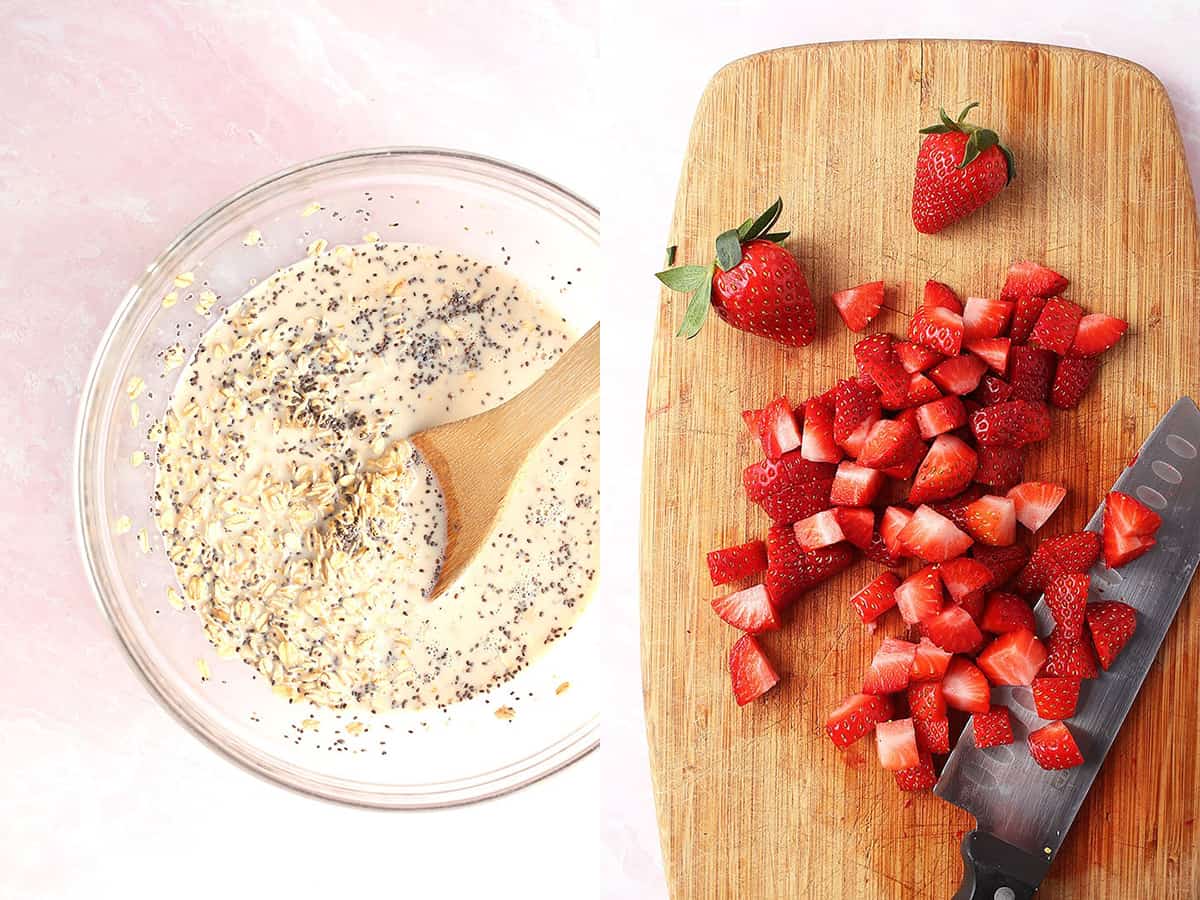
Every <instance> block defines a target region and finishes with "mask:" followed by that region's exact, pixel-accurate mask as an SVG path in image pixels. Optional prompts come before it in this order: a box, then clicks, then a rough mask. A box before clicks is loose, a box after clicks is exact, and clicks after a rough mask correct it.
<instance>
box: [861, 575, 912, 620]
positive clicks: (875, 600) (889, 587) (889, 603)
mask: <svg viewBox="0 0 1200 900" xmlns="http://www.w3.org/2000/svg"><path fill="white" fill-rule="evenodd" d="M899 586H900V576H899V575H897V574H896V573H895V572H884V573H883V574H882V575H880V576H879V577H878V578H876V579H875V580H874V581H872V582H871V583H870V584H868V585H867V586H866V587H865V588H863V589H862V590H861V591H859V592H858V593H857V594H855V595H854V596H853V597H851V598H850V605H851V606H853V607H854V611H855V612H856V613H858V617H859V618H860V619H862V620H863V622H864V623H868V624H869V623H871V622H874V621H875V620H876V619H878V618H879V617H880V616H882V615H883V614H884V613H885V612H887V611H888V610H889V609H891V608H892V607H893V606H895V605H896V588H898V587H899Z"/></svg>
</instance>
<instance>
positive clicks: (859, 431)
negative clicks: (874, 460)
mask: <svg viewBox="0 0 1200 900" xmlns="http://www.w3.org/2000/svg"><path fill="white" fill-rule="evenodd" d="M878 421H879V413H878V412H875V413H872V414H871V415H869V416H868V417H867V418H866V419H864V420H863V421H862V424H860V425H859V426H858V427H857V428H855V429H854V431H852V432H851V433H850V436H849V437H847V438H846V441H845V443H844V444H843V446H844V447H845V450H846V453H848V454H849V455H850V456H852V457H853V458H854V459H858V457H859V456H861V455H862V448H863V444H865V443H866V442H867V435H869V434H870V433H871V429H872V428H874V427H875V423H876V422H878Z"/></svg>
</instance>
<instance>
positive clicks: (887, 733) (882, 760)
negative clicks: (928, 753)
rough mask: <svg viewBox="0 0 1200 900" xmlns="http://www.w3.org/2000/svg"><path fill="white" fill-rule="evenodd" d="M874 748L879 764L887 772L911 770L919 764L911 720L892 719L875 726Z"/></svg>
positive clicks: (915, 736)
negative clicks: (876, 751) (877, 753)
mask: <svg viewBox="0 0 1200 900" xmlns="http://www.w3.org/2000/svg"><path fill="white" fill-rule="evenodd" d="M875 747H876V749H877V750H878V751H879V764H880V765H881V766H883V767H884V768H885V769H887V770H888V771H889V772H899V771H901V770H903V769H911V768H912V767H913V766H916V765H918V764H920V762H921V757H920V753H919V752H918V750H917V733H916V731H914V730H913V720H912V719H893V720H892V721H890V722H880V723H879V724H878V725H876V726H875Z"/></svg>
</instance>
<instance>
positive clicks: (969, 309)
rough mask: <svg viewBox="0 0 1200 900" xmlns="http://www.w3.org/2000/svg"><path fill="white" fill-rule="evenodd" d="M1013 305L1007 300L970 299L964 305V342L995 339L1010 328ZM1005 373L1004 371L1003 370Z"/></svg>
mask: <svg viewBox="0 0 1200 900" xmlns="http://www.w3.org/2000/svg"><path fill="white" fill-rule="evenodd" d="M1012 308H1013V305H1012V304H1011V303H1009V302H1008V301H1007V300H988V299H986V298H985V297H968V298H967V302H966V303H964V304H963V313H962V317H963V342H964V343H967V344H969V343H970V342H971V341H976V340H979V339H980V338H994V337H999V336H1000V335H1002V334H1004V332H1005V330H1006V329H1007V328H1008V317H1009V316H1010V315H1011V314H1012ZM1001 371H1003V370H1001Z"/></svg>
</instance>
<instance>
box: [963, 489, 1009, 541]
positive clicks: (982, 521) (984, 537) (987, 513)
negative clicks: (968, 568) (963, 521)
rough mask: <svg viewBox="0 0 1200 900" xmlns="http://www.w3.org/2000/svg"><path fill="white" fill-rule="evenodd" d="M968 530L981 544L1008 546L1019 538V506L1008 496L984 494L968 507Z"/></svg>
mask: <svg viewBox="0 0 1200 900" xmlns="http://www.w3.org/2000/svg"><path fill="white" fill-rule="evenodd" d="M967 532H968V533H969V534H970V535H971V537H973V538H975V540H977V541H979V543H981V544H988V545H990V546H992V547H1007V546H1008V545H1009V544H1013V543H1015V542H1016V540H1017V508H1016V505H1015V504H1014V503H1013V502H1012V501H1011V500H1009V499H1008V498H1007V497H996V496H993V495H992V494H984V495H983V496H982V497H980V498H979V499H978V500H976V501H975V502H974V503H972V504H971V505H970V506H968V507H967Z"/></svg>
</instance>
